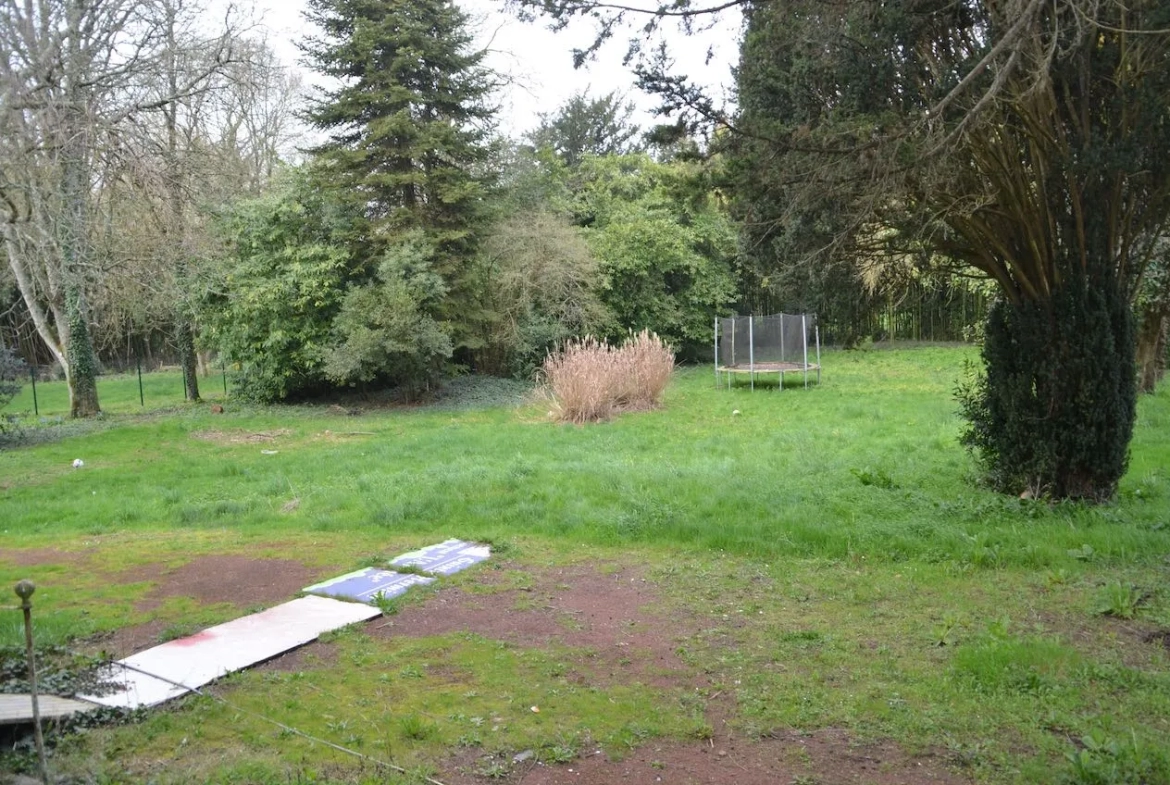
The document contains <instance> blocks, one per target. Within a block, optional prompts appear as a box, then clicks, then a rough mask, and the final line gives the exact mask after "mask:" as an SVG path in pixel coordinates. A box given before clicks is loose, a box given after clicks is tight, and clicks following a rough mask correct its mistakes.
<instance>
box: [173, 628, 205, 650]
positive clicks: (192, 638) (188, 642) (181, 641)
mask: <svg viewBox="0 0 1170 785" xmlns="http://www.w3.org/2000/svg"><path fill="white" fill-rule="evenodd" d="M214 638H215V635H214V634H213V633H212V632H211V630H204V631H203V632H197V633H195V634H194V635H188V636H187V637H186V638H178V639H176V640H173V641H171V643H170V645H171V646H182V647H183V648H186V647H188V646H196V645H198V644H200V643H203V642H205V641H209V640H213V639H214Z"/></svg>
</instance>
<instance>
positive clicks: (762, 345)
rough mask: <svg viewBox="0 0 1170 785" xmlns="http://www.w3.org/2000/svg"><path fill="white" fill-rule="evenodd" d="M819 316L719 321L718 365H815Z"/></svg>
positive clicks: (743, 318)
mask: <svg viewBox="0 0 1170 785" xmlns="http://www.w3.org/2000/svg"><path fill="white" fill-rule="evenodd" d="M816 326H817V317H816V314H784V313H778V314H773V315H771V316H756V317H749V316H735V317H730V318H725V319H720V320H719V364H720V365H722V366H725V367H728V368H736V367H747V366H749V365H751V364H755V365H760V364H764V363H795V364H796V365H799V366H804V364H805V363H806V362H808V363H809V364H810V365H811V364H812V363H813V362H815V359H814V358H813V357H812V356H811V355H812V353H813V340H812V336H813V334H814V331H815V330H816Z"/></svg>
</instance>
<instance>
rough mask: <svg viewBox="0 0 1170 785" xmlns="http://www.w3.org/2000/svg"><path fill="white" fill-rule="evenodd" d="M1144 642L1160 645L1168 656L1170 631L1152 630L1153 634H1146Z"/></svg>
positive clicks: (1169, 652)
mask: <svg viewBox="0 0 1170 785" xmlns="http://www.w3.org/2000/svg"><path fill="white" fill-rule="evenodd" d="M1145 641H1146V643H1153V644H1155V645H1160V646H1161V647H1162V648H1163V649H1165V650H1166V653H1167V654H1170V630H1154V631H1153V632H1150V633H1146V636H1145Z"/></svg>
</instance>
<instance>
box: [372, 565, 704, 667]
mask: <svg viewBox="0 0 1170 785" xmlns="http://www.w3.org/2000/svg"><path fill="white" fill-rule="evenodd" d="M531 575H532V578H533V583H532V585H531V586H530V587H525V588H516V589H508V590H504V591H499V592H494V593H492V594H487V595H483V594H473V593H470V592H466V591H462V590H459V589H444V590H443V591H441V592H439V593H438V594H436V595H435V596H434V597H431V598H429V599H428V600H427V602H426V604H425V605H421V606H412V607H409V608H407V609H405V610H403V611H402V612H401V613H399V614H398V615H397V616H395V617H392V618H391V619H390V620H389V621H388V622H387V621H385V620H376V622H375V623H372V624H371V625H370V627H369V630H370V632H371V634H373V635H381V636H407V637H420V638H421V637H427V636H431V635H445V634H448V633H452V632H468V633H474V634H477V635H482V636H483V637H485V638H491V639H493V640H502V641H507V642H509V643H514V644H518V645H523V646H547V645H549V644H552V643H557V644H560V645H564V646H570V647H573V648H579V649H584V650H586V651H587V652H588V653H589V655H590V656H588V657H587V658H586V662H585V663H584V665H585V666H587V667H589V668H590V669H591V670H592V671H593V673H591V674H590V676H591V680H593V681H596V680H597V679H598V678H601V679H607V678H608V677H615V676H619V675H620V676H621V677H622V678H634V679H639V680H642V681H644V682H646V683H649V684H653V685H655V686H662V687H670V686H678V685H679V684H680V683H682V681H684V680H686V679H688V678H689V677H690V675H691V674H690V671H689V669H688V668H687V666H686V665H685V664H684V663H683V662H682V660H680V659H679V657H678V654H677V653H676V651H675V650H676V648H677V646H678V640H679V639H678V637H677V636H678V635H679V634H680V633H681V632H682V631H683V630H682V628H683V627H685V626H686V624H685V622H684V620H683V619H680V618H679V615H678V614H677V613H674V614H668V613H667V611H666V609H665V607H664V604H663V602H662V600H661V597H660V596H659V594H658V592H657V591H656V590H655V588H654V586H653V585H652V584H650V583H648V582H647V581H646V580H645V579H644V578H643V577H642V576H641V574H640V573H639V572H637V571H636V570H634V569H631V568H623V569H620V570H618V571H617V572H614V573H612V574H603V573H601V572H598V571H597V570H596V569H594V568H592V567H589V566H580V565H576V566H572V567H564V568H557V569H552V570H548V571H545V572H540V573H531Z"/></svg>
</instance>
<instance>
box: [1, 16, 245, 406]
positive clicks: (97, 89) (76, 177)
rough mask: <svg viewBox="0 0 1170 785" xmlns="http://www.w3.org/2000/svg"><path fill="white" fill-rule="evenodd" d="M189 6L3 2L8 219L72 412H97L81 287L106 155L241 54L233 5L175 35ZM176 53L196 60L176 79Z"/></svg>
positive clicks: (32, 305)
mask: <svg viewBox="0 0 1170 785" xmlns="http://www.w3.org/2000/svg"><path fill="white" fill-rule="evenodd" d="M193 10H194V8H193V6H189V5H186V4H185V3H182V0H169V2H168V0H152V1H151V2H140V1H139V0H40V1H39V2H36V3H33V2H20V1H19V0H0V48H3V50H5V51H6V52H7V53H8V56H7V57H6V58H0V210H2V212H0V228H2V231H3V236H4V243H5V251H6V255H7V257H8V263H9V265H10V266H11V268H12V271H13V274H14V276H15V278H16V282H17V286H18V288H19V290H20V293H21V297H22V299H23V300H24V302H25V304H26V306H27V307H28V310H29V313H30V314H31V316H32V319H33V321H34V323H35V325H36V328H37V332H38V334H39V335H40V336H41V338H42V339H43V340H44V341H45V344H46V345H47V346H48V347H49V349H50V351H51V352H52V353H53V355H54V357H55V358H56V359H57V361H58V362H59V363H60V364H61V366H62V368H63V369H64V370H65V373H66V378H67V379H68V382H69V392H70V412H71V414H72V416H74V417H85V416H90V415H93V414H96V413H97V412H98V411H100V406H99V402H98V396H97V387H96V381H95V380H96V373H97V361H96V357H95V354H94V350H93V342H92V339H91V337H90V334H89V316H88V308H87V305H86V296H85V295H86V280H87V278H88V277H92V276H93V275H94V274H95V259H94V254H93V244H92V240H93V232H92V218H93V209H94V204H95V194H96V193H97V191H98V190H99V185H100V182H99V178H100V176H101V174H102V170H103V164H104V163H105V162H106V161H107V160H109V159H111V158H115V157H117V156H118V155H119V153H120V152H121V151H124V148H125V141H126V138H127V137H130V136H133V135H134V131H135V130H136V126H137V124H138V123H139V122H140V121H141V119H142V118H143V117H144V116H146V115H147V114H148V113H150V112H154V111H158V110H161V109H163V108H164V107H167V106H169V105H171V104H172V103H173V102H175V101H176V100H178V99H180V98H183V97H186V96H191V95H194V94H197V93H199V92H202V91H205V90H207V89H208V87H209V83H210V80H211V77H213V76H214V75H216V74H219V73H221V72H222V71H223V70H224V69H225V68H226V67H227V65H228V64H229V63H230V62H231V61H232V59H233V55H232V44H233V42H234V41H235V39H236V35H237V33H238V31H237V30H236V29H235V24H234V21H233V19H234V13H230V12H229V14H228V16H227V17H226V18H225V21H224V25H223V27H222V29H221V30H219V31H218V32H216V33H214V34H204V35H198V34H192V35H191V36H190V37H189V38H187V39H186V40H183V41H181V42H180V41H179V40H177V38H176V37H175V36H174V35H168V30H170V31H173V30H174V29H175V28H174V26H173V23H174V20H175V19H176V18H177V15H178V14H185V15H189V14H191V13H192V12H193ZM188 18H189V17H188ZM168 20H170V24H171V27H168ZM195 29H196V28H195V27H194V26H192V27H191V28H190V30H192V31H194V30H195ZM180 51H182V52H187V53H194V52H198V53H200V54H199V56H198V57H196V56H190V57H187V56H184V55H181V54H180ZM180 61H182V62H184V63H189V64H190V65H191V66H192V67H191V68H189V69H184V70H183V71H182V72H181V73H178V72H175V73H173V78H168V77H167V73H168V68H167V66H168V65H169V64H170V65H174V64H177V63H178V62H180ZM172 71H174V69H172Z"/></svg>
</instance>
